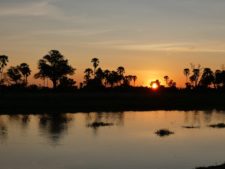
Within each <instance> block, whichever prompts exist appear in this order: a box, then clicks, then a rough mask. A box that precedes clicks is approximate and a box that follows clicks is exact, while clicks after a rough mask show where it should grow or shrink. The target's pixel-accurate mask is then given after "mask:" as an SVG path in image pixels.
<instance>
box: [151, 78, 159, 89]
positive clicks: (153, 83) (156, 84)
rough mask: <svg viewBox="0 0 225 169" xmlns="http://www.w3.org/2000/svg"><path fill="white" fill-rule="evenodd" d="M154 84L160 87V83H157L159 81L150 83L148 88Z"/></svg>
mask: <svg viewBox="0 0 225 169" xmlns="http://www.w3.org/2000/svg"><path fill="white" fill-rule="evenodd" d="M154 84H156V85H157V86H158V87H160V86H161V84H160V81H159V80H155V81H152V82H151V83H150V87H151V88H152V87H153V85H154Z"/></svg>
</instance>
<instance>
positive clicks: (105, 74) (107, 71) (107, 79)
mask: <svg viewBox="0 0 225 169" xmlns="http://www.w3.org/2000/svg"><path fill="white" fill-rule="evenodd" d="M103 73H104V81H105V83H104V85H105V87H106V86H107V84H109V76H110V73H111V72H110V70H108V69H106V70H105V71H104V72H103Z"/></svg>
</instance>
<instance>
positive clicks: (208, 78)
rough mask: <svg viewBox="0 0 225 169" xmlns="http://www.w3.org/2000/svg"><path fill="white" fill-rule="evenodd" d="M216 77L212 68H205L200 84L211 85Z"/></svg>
mask: <svg viewBox="0 0 225 169" xmlns="http://www.w3.org/2000/svg"><path fill="white" fill-rule="evenodd" d="M214 81H215V77H214V73H213V71H212V70H211V69H210V68H205V69H204V71H203V74H202V77H201V80H200V84H201V86H203V87H207V88H208V87H209V86H210V85H211V84H214Z"/></svg>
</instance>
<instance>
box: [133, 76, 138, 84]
mask: <svg viewBox="0 0 225 169" xmlns="http://www.w3.org/2000/svg"><path fill="white" fill-rule="evenodd" d="M136 80H137V76H136V75H134V76H133V81H134V86H135V82H136Z"/></svg>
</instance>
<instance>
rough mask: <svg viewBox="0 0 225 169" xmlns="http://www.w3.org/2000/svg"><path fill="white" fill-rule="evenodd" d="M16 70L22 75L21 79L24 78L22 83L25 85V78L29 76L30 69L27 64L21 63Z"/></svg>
mask: <svg viewBox="0 0 225 169" xmlns="http://www.w3.org/2000/svg"><path fill="white" fill-rule="evenodd" d="M18 69H19V70H20V72H21V73H22V75H23V77H24V82H25V84H26V85H27V78H28V76H30V74H31V70H30V67H29V65H28V64H27V63H21V64H20V65H19V66H18Z"/></svg>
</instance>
